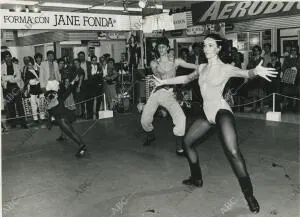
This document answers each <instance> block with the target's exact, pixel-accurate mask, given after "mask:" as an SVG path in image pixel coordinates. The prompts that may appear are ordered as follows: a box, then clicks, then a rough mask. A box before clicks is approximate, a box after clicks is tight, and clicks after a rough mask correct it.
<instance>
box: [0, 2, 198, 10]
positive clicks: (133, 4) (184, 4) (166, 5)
mask: <svg viewBox="0 0 300 217" xmlns="http://www.w3.org/2000/svg"><path fill="white" fill-rule="evenodd" d="M15 1H16V0H10V2H11V4H14V2H15ZM23 1H31V0H23ZM34 1H37V2H40V3H43V2H51V3H56V2H57V3H67V4H82V5H97V6H98V5H99V6H100V5H108V6H123V0H39V1H38V0H34ZM138 2H139V1H138V0H127V3H128V7H138ZM148 2H149V4H152V5H154V4H155V3H157V4H163V6H164V9H172V8H173V9H175V8H182V7H187V8H190V6H191V4H192V3H195V2H199V1H180V0H170V1H169V0H148ZM1 6H2V8H7V7H9V5H5V4H4V5H1ZM51 8H53V7H51ZM46 9H47V10H48V7H43V10H46ZM62 9H66V11H69V10H67V8H62Z"/></svg>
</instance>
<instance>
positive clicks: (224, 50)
mask: <svg viewBox="0 0 300 217" xmlns="http://www.w3.org/2000/svg"><path fill="white" fill-rule="evenodd" d="M207 38H212V39H214V40H215V41H216V43H217V46H218V47H221V50H220V51H219V54H218V56H219V58H220V59H221V60H222V62H224V63H230V56H229V46H230V45H229V41H228V40H226V39H225V38H222V37H221V36H220V35H219V34H215V33H211V34H208V35H207V36H205V38H204V39H207Z"/></svg>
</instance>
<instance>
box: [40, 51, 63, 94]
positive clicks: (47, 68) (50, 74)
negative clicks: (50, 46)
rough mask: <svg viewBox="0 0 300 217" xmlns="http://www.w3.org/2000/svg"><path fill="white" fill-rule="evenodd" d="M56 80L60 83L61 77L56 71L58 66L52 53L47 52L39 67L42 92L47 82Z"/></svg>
mask: <svg viewBox="0 0 300 217" xmlns="http://www.w3.org/2000/svg"><path fill="white" fill-rule="evenodd" d="M53 80H56V81H58V82H61V77H60V73H59V69H58V64H57V62H56V61H54V52H53V51H52V50H50V51H48V52H47V60H46V61H44V62H42V63H41V67H40V84H41V88H42V90H43V92H45V91H46V89H45V88H46V85H47V82H48V81H53Z"/></svg>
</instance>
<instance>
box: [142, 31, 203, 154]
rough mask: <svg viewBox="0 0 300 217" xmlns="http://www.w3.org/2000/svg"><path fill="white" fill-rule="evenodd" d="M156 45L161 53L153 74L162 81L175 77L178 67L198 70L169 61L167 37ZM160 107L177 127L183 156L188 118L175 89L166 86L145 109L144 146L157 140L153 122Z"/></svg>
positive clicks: (153, 96)
mask: <svg viewBox="0 0 300 217" xmlns="http://www.w3.org/2000/svg"><path fill="white" fill-rule="evenodd" d="M156 45H157V47H156V49H157V50H158V53H159V59H157V60H153V61H152V62H151V63H150V65H151V69H152V72H153V74H154V75H155V76H157V77H159V78H160V79H167V78H173V77H175V76H176V69H177V67H178V66H181V67H184V68H191V69H197V67H198V66H197V65H195V64H190V63H187V62H185V61H184V60H182V59H174V60H173V61H171V60H170V59H169V56H168V50H169V49H170V46H169V40H168V39H167V38H166V37H162V38H158V39H157V42H156ZM159 106H162V107H164V108H165V109H166V110H167V111H168V112H169V113H170V115H171V117H172V120H173V123H174V125H175V126H174V128H173V133H174V135H175V137H176V153H177V155H179V156H182V155H183V153H184V151H183V148H182V142H183V136H184V134H185V122H186V117H185V114H184V112H183V110H182V108H181V107H180V105H179V103H178V102H177V100H176V99H175V95H174V92H173V87H170V86H166V85H165V86H160V87H158V88H155V89H154V90H153V91H152V93H151V95H150V97H149V99H148V101H147V103H146V105H145V107H144V109H143V113H142V118H141V124H142V127H143V129H144V130H145V131H146V133H147V136H146V139H145V141H144V145H146V146H148V145H150V144H151V142H153V141H154V140H155V135H154V127H153V124H152V122H153V116H154V114H155V112H156V110H157V108H158V107H159Z"/></svg>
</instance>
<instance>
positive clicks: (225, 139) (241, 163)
mask: <svg viewBox="0 0 300 217" xmlns="http://www.w3.org/2000/svg"><path fill="white" fill-rule="evenodd" d="M216 125H217V126H218V128H219V129H220V135H221V139H222V145H223V149H224V152H225V154H226V157H227V159H228V160H229V162H230V164H231V167H232V169H233V171H234V173H235V175H236V176H237V178H243V177H248V172H247V169H246V165H245V160H244V158H243V155H242V153H241V151H240V149H239V145H238V138H237V133H236V127H235V121H234V117H233V114H232V113H231V112H230V111H228V110H225V109H221V110H219V111H218V113H217V116H216ZM212 126H213V125H212V124H210V123H209V122H208V121H207V120H205V119H203V118H201V119H198V120H196V121H195V122H194V123H193V125H192V126H191V127H190V128H189V130H188V132H187V134H186V136H185V138H184V149H185V152H186V154H187V159H188V161H189V165H190V170H191V177H192V178H194V179H201V178H202V174H201V169H200V165H199V157H198V153H197V151H196V149H195V147H194V145H193V144H194V142H195V141H196V140H197V139H200V138H202V137H203V136H204V135H205V134H206V133H207V132H208V130H209V129H211V127H212Z"/></svg>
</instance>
